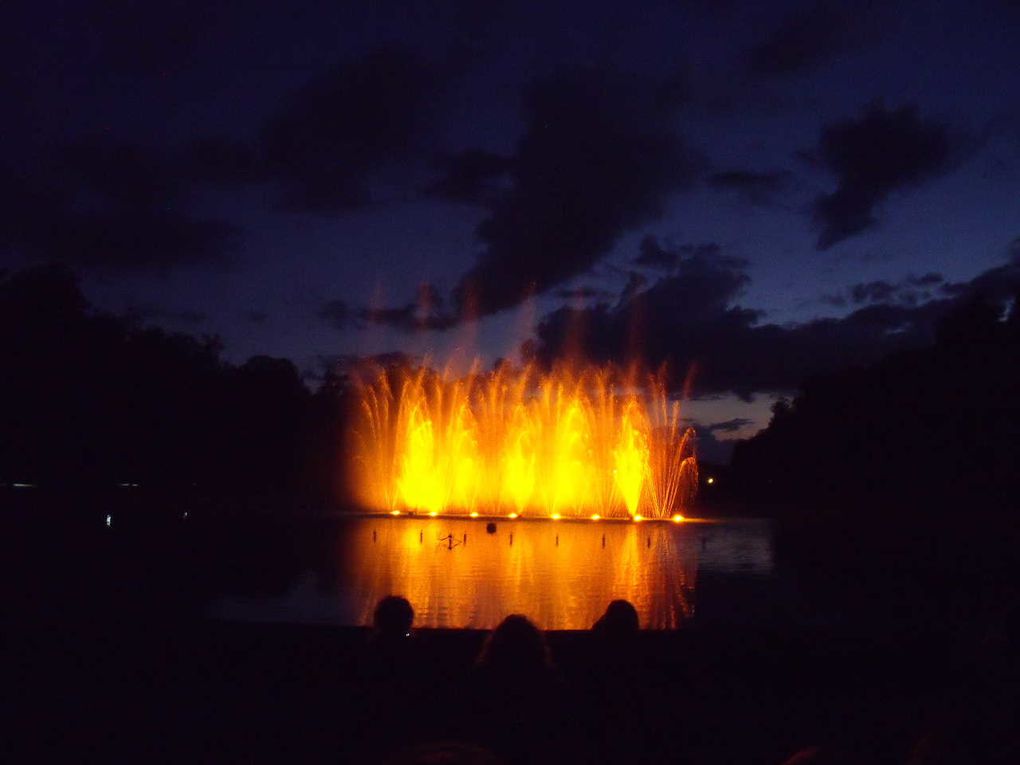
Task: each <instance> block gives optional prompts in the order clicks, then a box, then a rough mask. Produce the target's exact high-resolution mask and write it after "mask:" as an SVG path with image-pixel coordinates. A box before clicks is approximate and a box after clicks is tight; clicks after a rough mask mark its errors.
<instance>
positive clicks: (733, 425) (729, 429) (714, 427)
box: [701, 417, 753, 433]
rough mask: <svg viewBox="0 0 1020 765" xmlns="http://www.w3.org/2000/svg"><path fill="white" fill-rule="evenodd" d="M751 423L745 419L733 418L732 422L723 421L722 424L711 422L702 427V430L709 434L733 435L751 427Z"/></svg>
mask: <svg viewBox="0 0 1020 765" xmlns="http://www.w3.org/2000/svg"><path fill="white" fill-rule="evenodd" d="M752 424H753V422H752V421H751V420H749V419H747V418H746V417H734V418H733V419H732V420H723V421H722V422H712V423H709V424H708V425H702V426H701V427H702V430H707V431H709V432H711V433H735V432H736V431H738V430H740V429H741V428H746V427H747V426H748V425H752Z"/></svg>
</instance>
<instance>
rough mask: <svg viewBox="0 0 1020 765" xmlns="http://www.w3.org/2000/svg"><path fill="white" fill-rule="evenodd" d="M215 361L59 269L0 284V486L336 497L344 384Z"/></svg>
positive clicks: (197, 342) (276, 362)
mask: <svg viewBox="0 0 1020 765" xmlns="http://www.w3.org/2000/svg"><path fill="white" fill-rule="evenodd" d="M220 352H221V348H220V344H219V342H218V341H217V340H216V339H215V338H211V337H204V338H194V337H190V336H187V335H181V334H170V333H167V332H164V331H163V330H160V329H154V328H145V327H143V326H140V325H139V324H138V323H137V322H134V321H132V320H130V319H125V318H120V317H115V316H112V315H109V314H105V313H102V312H99V311H96V310H94V309H93V308H92V307H91V306H89V304H88V302H87V301H86V300H85V298H84V297H83V295H82V293H81V291H80V289H79V288H78V285H77V282H76V280H75V278H74V276H73V275H72V274H71V273H70V272H68V271H66V270H64V269H61V268H57V267H46V268H36V269H31V270H26V271H21V272H18V273H14V274H11V275H6V276H3V275H0V354H2V355H0V365H2V373H0V483H7V484H11V483H14V482H19V483H32V484H37V485H38V486H39V487H40V489H42V490H52V489H58V490H60V489H66V490H70V491H76V492H83V491H88V490H94V491H105V490H107V489H110V488H111V487H116V486H118V485H120V484H137V485H138V487H139V488H140V490H142V491H146V490H155V491H158V492H160V493H161V494H164V495H167V494H171V495H172V494H175V493H187V494H190V495H196V496H208V497H211V498H220V499H223V498H227V497H229V498H237V499H244V498H254V497H259V498H274V499H277V500H278V499H279V498H281V497H284V496H285V497H287V498H288V500H293V501H300V502H302V503H305V504H313V503H326V502H333V501H335V500H336V499H337V497H336V494H335V490H334V489H335V487H334V477H335V474H336V470H335V467H336V465H337V464H338V460H339V454H338V450H339V443H340V430H341V425H340V421H341V410H342V402H343V391H344V386H343V385H342V384H339V382H338V381H337V380H329V381H327V383H326V384H324V385H322V386H321V388H320V390H319V391H317V392H315V393H312V392H311V391H309V390H308V389H307V388H306V387H305V385H304V383H303V381H302V379H301V377H300V375H299V373H298V370H297V369H296V368H295V366H294V365H293V364H292V363H291V362H290V361H288V360H286V359H278V358H270V357H268V356H256V357H253V358H251V359H249V360H248V361H247V362H245V363H244V364H241V365H239V366H235V365H231V364H229V363H226V362H225V361H224V360H223V359H222V358H221V355H220ZM288 504H290V503H289V502H288Z"/></svg>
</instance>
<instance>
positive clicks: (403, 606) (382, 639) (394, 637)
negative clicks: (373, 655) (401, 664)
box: [372, 595, 414, 644]
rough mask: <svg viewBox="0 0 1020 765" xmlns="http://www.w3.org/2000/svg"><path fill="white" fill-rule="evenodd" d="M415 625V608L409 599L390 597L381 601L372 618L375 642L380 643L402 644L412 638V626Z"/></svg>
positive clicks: (396, 596)
mask: <svg viewBox="0 0 1020 765" xmlns="http://www.w3.org/2000/svg"><path fill="white" fill-rule="evenodd" d="M412 624H414V608H412V607H411V604H410V603H409V602H408V600H407V598H402V597H400V596H398V595H388V596H387V597H385V598H383V599H382V600H380V601H379V603H378V605H376V607H375V613H374V614H373V616H372V626H373V628H374V630H375V632H374V634H373V640H374V641H376V642H379V643H386V644H389V643H394V644H400V643H402V642H403V641H404V640H405V639H407V638H409V637H411V625H412Z"/></svg>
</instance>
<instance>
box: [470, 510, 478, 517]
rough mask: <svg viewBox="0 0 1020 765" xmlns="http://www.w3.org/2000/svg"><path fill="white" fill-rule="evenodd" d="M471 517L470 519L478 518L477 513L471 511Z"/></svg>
mask: <svg viewBox="0 0 1020 765" xmlns="http://www.w3.org/2000/svg"><path fill="white" fill-rule="evenodd" d="M471 517H472V518H477V517H478V511H476V510H472V511H471Z"/></svg>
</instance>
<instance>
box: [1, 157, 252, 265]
mask: <svg viewBox="0 0 1020 765" xmlns="http://www.w3.org/2000/svg"><path fill="white" fill-rule="evenodd" d="M0 205H2V206H3V208H4V210H5V221H4V222H3V223H2V224H0V247H3V248H5V249H7V250H9V251H13V252H15V253H18V254H20V255H22V256H25V257H28V258H30V259H36V260H52V261H59V262H65V263H69V264H74V265H80V266H87V267H88V266H95V267H105V268H114V269H145V268H166V267H170V266H176V265H186V264H195V263H208V262H213V261H219V260H222V259H223V258H224V256H225V254H226V253H227V252H228V251H229V250H230V249H231V247H232V246H233V245H234V243H235V241H236V237H237V230H236V229H235V228H234V227H233V226H232V225H230V224H228V223H226V222H224V221H220V220H215V219H211V218H201V217H197V216H195V215H194V214H193V213H192V212H191V199H190V189H189V188H188V187H187V185H186V184H185V182H184V179H183V178H182V177H181V174H180V172H179V168H178V166H177V164H176V163H175V162H174V161H173V159H172V158H171V157H168V156H166V155H165V154H163V153H160V152H157V151H154V150H150V149H147V148H145V147H142V146H138V145H130V144H120V143H114V142H109V141H98V140H97V141H85V142H80V143H77V144H74V145H72V146H69V147H66V148H64V149H62V150H60V151H58V152H57V153H56V155H55V156H53V157H51V158H50V159H49V160H47V161H45V162H40V163H39V164H38V165H37V166H36V167H34V168H33V170H32V171H31V172H16V171H13V170H6V171H4V170H3V169H0Z"/></svg>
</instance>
